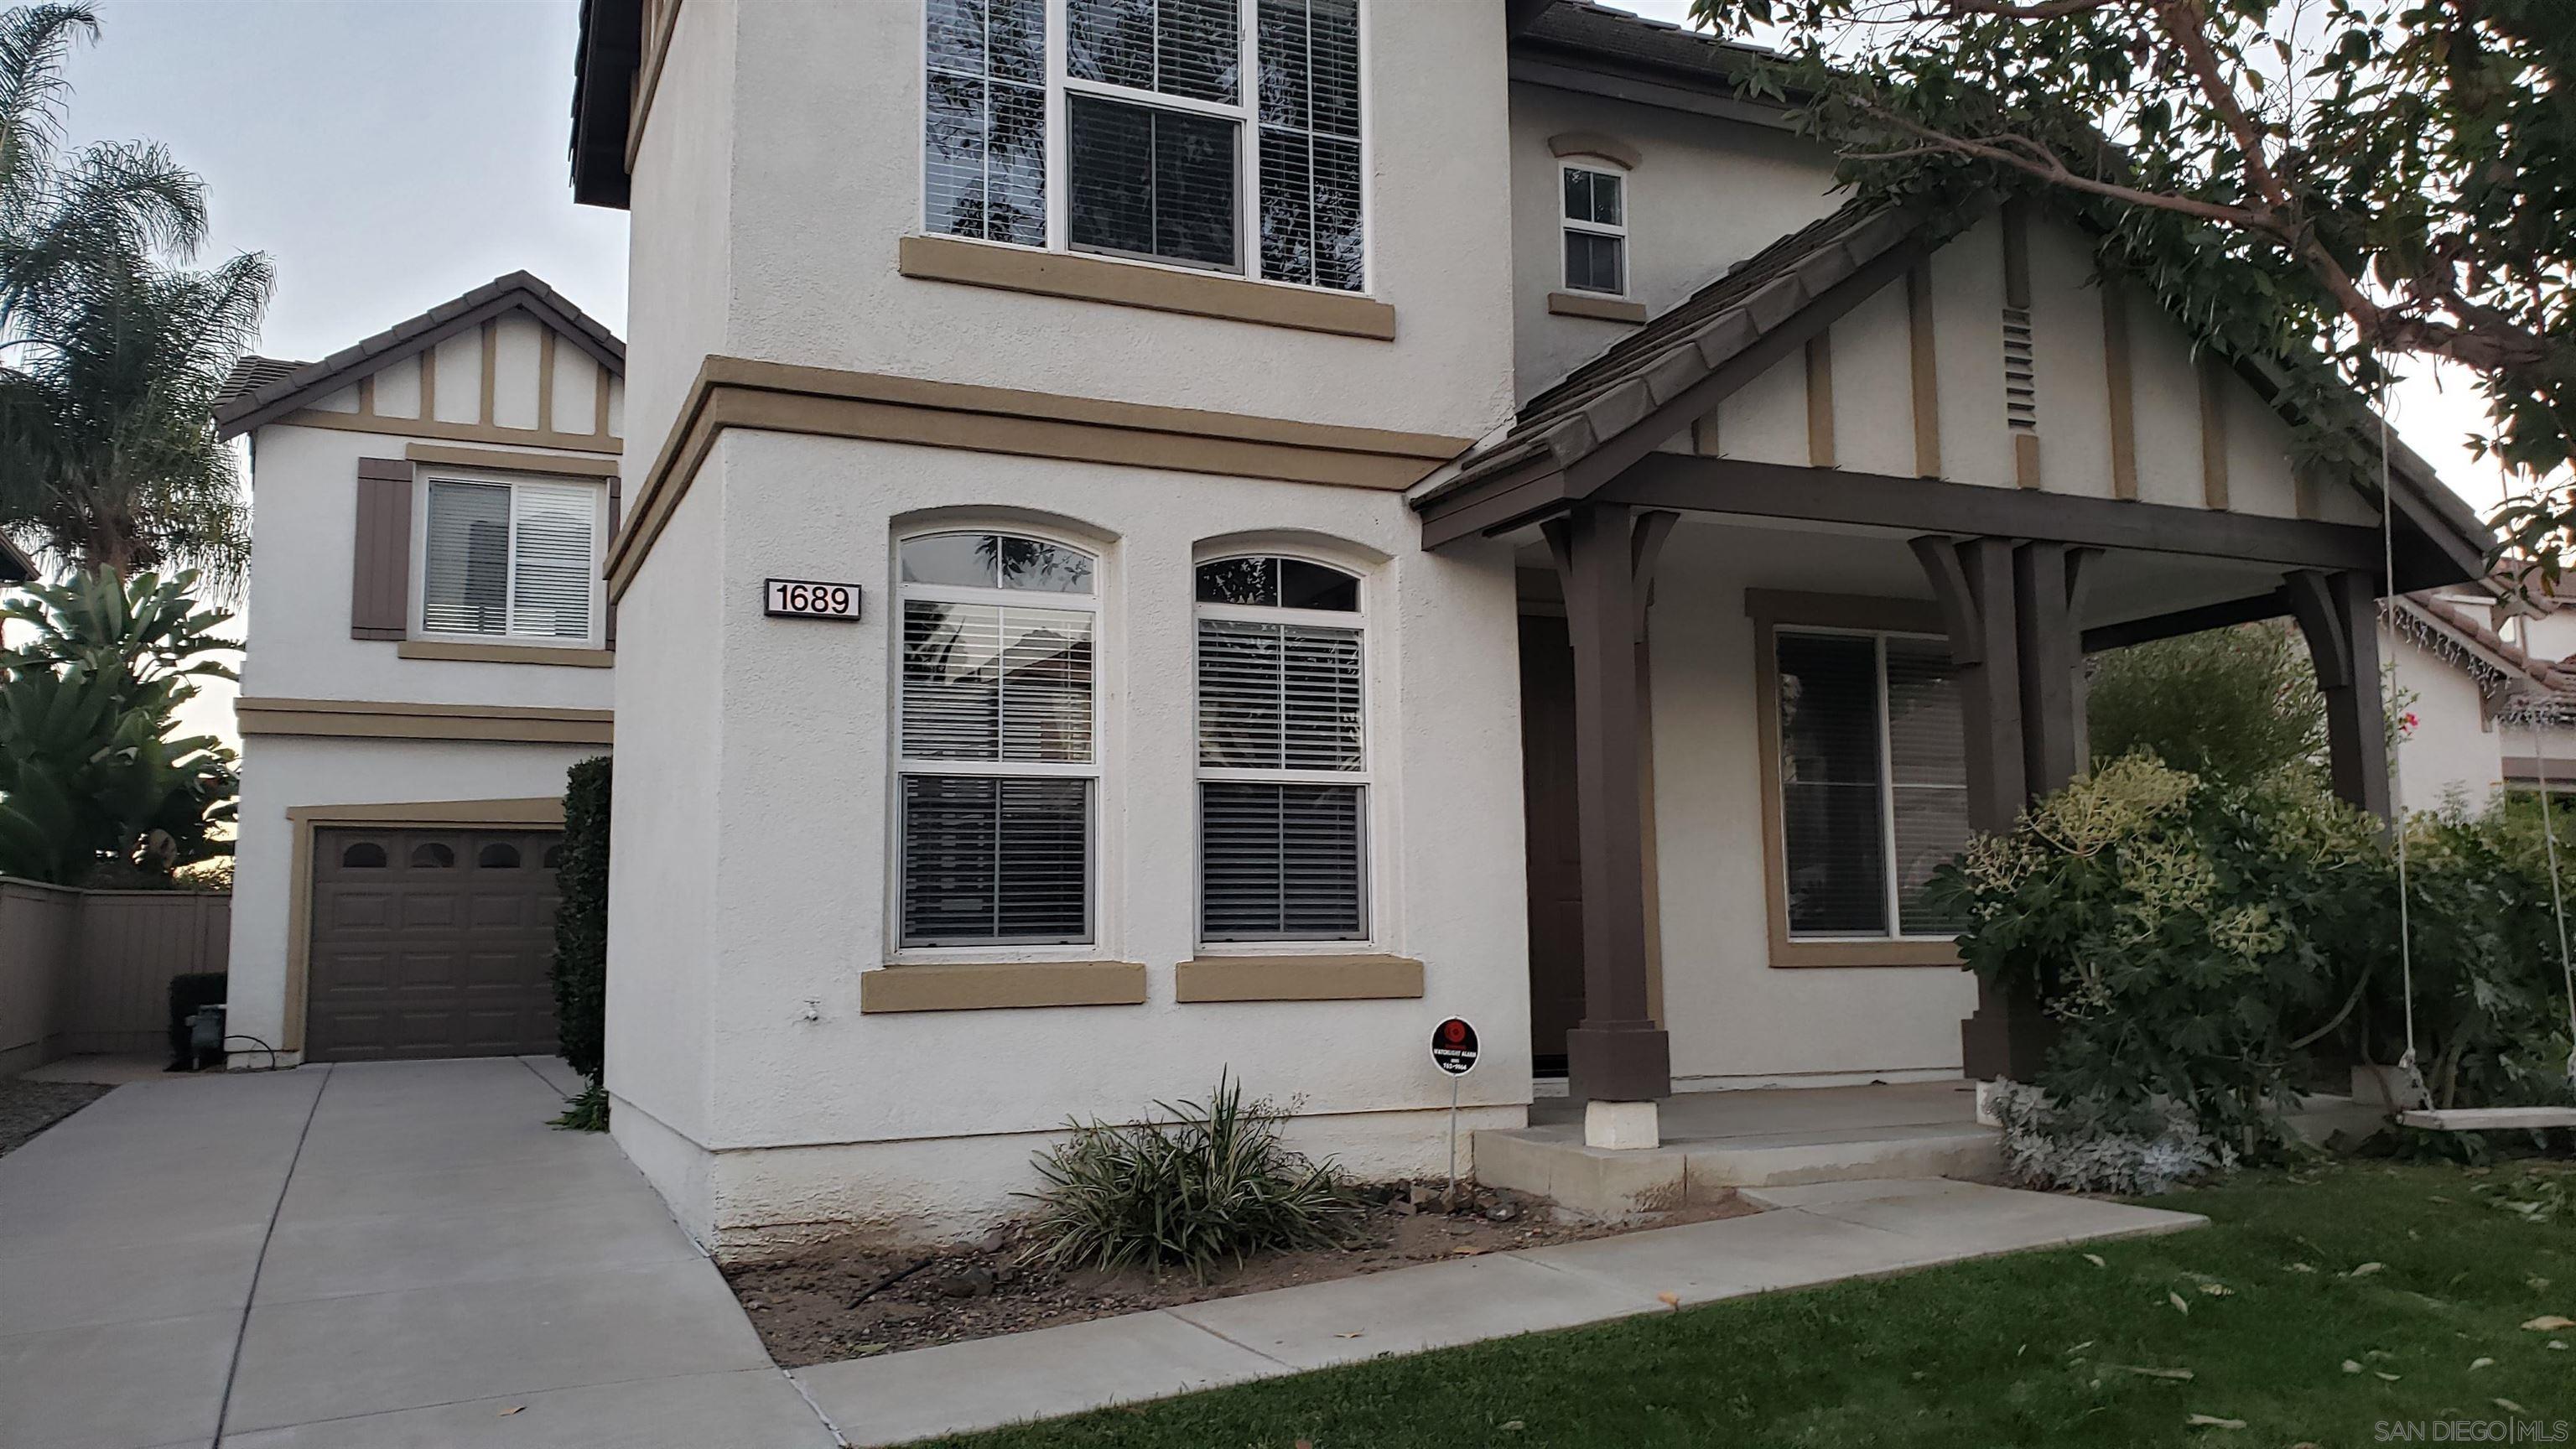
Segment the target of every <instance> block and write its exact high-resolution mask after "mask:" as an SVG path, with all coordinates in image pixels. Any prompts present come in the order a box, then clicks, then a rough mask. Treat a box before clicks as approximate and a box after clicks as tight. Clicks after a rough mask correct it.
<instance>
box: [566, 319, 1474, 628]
mask: <svg viewBox="0 0 2576 1449" xmlns="http://www.w3.org/2000/svg"><path fill="white" fill-rule="evenodd" d="M730 428H749V429H754V430H757V431H764V432H777V433H797V434H805V435H809V436H818V437H831V438H851V439H864V440H870V441H876V442H895V443H910V444H914V445H917V446H921V447H931V448H959V449H965V450H969V451H974V452H984V453H1004V454H1010V455H1013V456H1018V457H1032V458H1057V459H1063V460H1067V461H1072V462H1086V463H1113V464H1119V465H1122V466H1126V467H1136V468H1165V469H1172V470H1175V471H1179V472H1187V473H1210V474H1216V475H1219V476H1224V477H1235V478H1267V479H1275V480H1279V481H1282V482H1290V483H1320V484H1331V485H1337V486H1340V487H1346V488H1369V489H1378V490H1382V491H1388V492H1400V491H1402V490H1403V489H1406V488H1410V487H1412V486H1413V485H1414V484H1416V483H1419V482H1421V481H1422V480H1423V479H1424V478H1425V477H1427V476H1429V475H1430V474H1431V472H1432V471H1433V470H1434V469H1437V468H1438V467H1440V466H1441V465H1442V464H1444V463H1446V462H1448V461H1449V460H1451V459H1452V458H1455V457H1457V456H1458V455H1459V454H1460V453H1462V452H1465V451H1466V450H1467V448H1468V447H1469V446H1470V445H1471V444H1472V441H1473V440H1471V439H1466V438H1451V437H1443V436H1440V435H1438V434H1432V433H1406V432H1396V431H1391V430H1386V429H1379V428H1356V427H1344V426H1340V425H1336V424H1323V423H1302V422H1293V421H1290V420H1288V419H1285V418H1265V417H1256V416H1251V415H1248V414H1242V413H1220V412H1209V411H1205V410H1202V409H1198V408H1175V407H1161V406H1154V405H1149V404H1144V403H1125V402H1110V401H1106V400H1103V399H1099V398H1085V397H1072V396H1067V395H1064V394H1060V393H1041V392H1025V391H1020V390H1018V389H1013V388H998V387H981V386H975V385H971V384H966V383H954V382H931V381H927V380H924V379H919V378H906V377H892V376H888V375H885V374H882V373H866V372H848V371H843V370H840V369H837V368H827V367H801V366H796V365H793V364H789V363H779V362H755V361H752V360H750V359H747V358H740V357H721V356H713V357H709V358H707V359H706V361H705V362H704V363H703V364H701V365H700V367H699V369H698V375H697V378H696V380H695V381H693V382H692V383H690V385H689V392H688V396H687V397H686V398H685V399H684V400H683V401H682V403H681V405H680V409H679V411H678V414H677V415H676V416H675V417H674V419H673V421H672V424H671V432H670V435H669V436H668V437H666V438H665V439H664V440H663V443H662V448H661V451H660V452H659V453H658V454H657V455H656V456H655V457H654V459H653V465H652V467H651V468H649V469H648V470H646V472H645V474H644V482H643V485H642V486H641V487H640V488H639V489H638V490H637V491H636V498H635V505H634V510H633V513H634V516H633V519H632V526H631V527H625V528H621V529H620V530H618V533H617V537H616V538H615V540H614V541H613V542H612V543H611V545H610V548H609V555H608V570H607V571H608V590H609V598H610V600H611V601H612V602H613V601H615V600H618V599H621V598H623V597H624V596H625V593H626V590H627V589H628V588H629V587H630V586H631V585H632V584H633V583H634V581H635V575H636V573H637V571H638V570H640V569H642V568H643V566H644V560H645V558H646V557H647V556H649V555H650V554H651V552H652V549H653V546H654V544H655V542H656V541H657V540H658V539H659V538H660V536H661V533H662V529H663V527H664V526H665V525H666V524H668V523H669V521H670V518H671V514H672V513H673V511H674V510H676V509H677V508H678V507H679V505H680V500H681V499H682V498H683V497H685V496H686V495H687V493H688V490H689V486H690V484H691V483H692V482H694V481H695V479H696V477H697V473H698V469H699V468H700V466H701V465H703V464H704V463H705V462H706V458H707V455H708V454H709V453H710V452H711V451H713V450H714V447H715V444H716V440H717V438H719V437H720V436H721V435H722V434H723V433H724V432H725V431H726V430H727V429H730Z"/></svg>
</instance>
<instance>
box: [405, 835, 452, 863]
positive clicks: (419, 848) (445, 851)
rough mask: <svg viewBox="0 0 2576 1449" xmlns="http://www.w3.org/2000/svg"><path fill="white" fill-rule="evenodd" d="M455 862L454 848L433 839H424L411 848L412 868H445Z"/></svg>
mask: <svg viewBox="0 0 2576 1449" xmlns="http://www.w3.org/2000/svg"><path fill="white" fill-rule="evenodd" d="M454 864H456V848H455V847H454V846H451V845H444V844H441V843H440V842H438V841H435V840H424V841H422V842H421V843H420V844H418V845H415V846H413V847H412V848H411V865H412V869H414V870H445V869H447V868H448V867H449V866H452V865H454Z"/></svg>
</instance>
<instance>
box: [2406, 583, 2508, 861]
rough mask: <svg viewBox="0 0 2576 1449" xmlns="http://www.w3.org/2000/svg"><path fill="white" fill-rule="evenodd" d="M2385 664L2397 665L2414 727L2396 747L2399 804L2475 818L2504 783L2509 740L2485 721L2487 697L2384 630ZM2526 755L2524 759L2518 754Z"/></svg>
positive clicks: (2451, 668)
mask: <svg viewBox="0 0 2576 1449" xmlns="http://www.w3.org/2000/svg"><path fill="white" fill-rule="evenodd" d="M2379 657H2380V658H2381V659H2382V660H2384V661H2387V663H2388V664H2389V665H2393V666H2394V668H2395V672H2396V686H2397V688H2398V689H2399V690H2400V691H2401V692H2402V696H2401V697H2402V698H2403V703H2402V704H2401V705H2400V709H2401V710H2402V712H2403V713H2406V714H2411V715H2413V716H2414V725H2413V727H2412V728H2411V729H2407V730H2404V731H2403V732H2401V733H2400V734H2399V736H2398V741H2397V780H2396V782H2395V783H2396V795H2397V803H2398V804H2399V806H2401V807H2402V808H2404V809H2407V810H2440V809H2444V808H2447V807H2449V806H2451V805H2453V804H2457V805H2458V806H2459V807H2460V808H2462V809H2464V810H2467V811H2469V812H2470V813H2472V814H2474V813H2476V812H2477V811H2479V810H2481V809H2483V808H2485V806H2486V803H2487V800H2488V797H2489V796H2491V795H2492V794H2493V793H2494V792H2495V789H2496V787H2497V786H2498V785H2499V784H2501V783H2502V782H2503V780H2504V756H2505V754H2506V753H2507V746H2506V743H2505V734H2504V732H2503V731H2501V730H2498V729H2497V728H2495V727H2494V726H2493V725H2492V724H2491V723H2490V722H2489V721H2488V719H2487V707H2486V701H2485V697H2484V696H2483V695H2482V694H2481V693H2480V692H2479V689H2478V684H2477V681H2476V680H2475V679H2472V678H2471V677H2470V676H2469V675H2468V674H2467V672H2466V671H2464V670H2461V669H2460V668H2458V667H2457V666H2455V665H2452V664H2448V663H2445V662H2443V661H2442V660H2441V659H2439V658H2437V657H2435V656H2434V655H2433V654H2431V653H2429V652H2427V651H2426V650H2424V649H2422V648H2420V647H2418V646H2417V645H2415V644H2414V643H2412V642H2410V641H2401V640H2400V639H2399V638H2398V637H2397V635H2396V631H2394V630H2392V629H2390V628H2388V627H2387V625H2385V624H2382V625H2381V626H2380V630H2379ZM2517 753H2521V752H2517Z"/></svg>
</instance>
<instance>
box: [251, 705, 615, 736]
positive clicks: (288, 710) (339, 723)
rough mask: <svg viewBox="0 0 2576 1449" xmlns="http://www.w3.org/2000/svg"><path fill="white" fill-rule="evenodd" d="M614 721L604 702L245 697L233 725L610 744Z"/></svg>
mask: <svg viewBox="0 0 2576 1449" xmlns="http://www.w3.org/2000/svg"><path fill="white" fill-rule="evenodd" d="M611 720H612V716H611V714H610V712H609V711H607V710H604V709H547V708H527V707H517V706H508V705H466V704H414V703H409V702H399V701H393V700H350V699H269V698H248V697H246V698H242V699H237V700H235V701H233V726H234V728H235V729H236V730H238V731H239V732H240V733H241V734H243V735H245V736H249V735H302V736H307V737H311V738H318V739H379V740H380V739H393V740H472V741H490V742H498V743H505V744H557V745H605V744H608V743H609V742H610V734H611V729H612V725H611Z"/></svg>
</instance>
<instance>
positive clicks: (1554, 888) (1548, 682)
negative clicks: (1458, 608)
mask: <svg viewBox="0 0 2576 1449" xmlns="http://www.w3.org/2000/svg"><path fill="white" fill-rule="evenodd" d="M1521 805H1522V809H1523V811H1524V812H1525V813H1526V816H1527V819H1526V822H1525V823H1526V825H1527V827H1528V836H1529V846H1528V855H1529V953H1530V959H1529V984H1530V1050H1531V1053H1532V1054H1533V1057H1534V1059H1535V1063H1536V1066H1537V1069H1538V1071H1539V1072H1541V1073H1542V1074H1561V1073H1563V1072H1564V1071H1565V1033H1566V1030H1567V1029H1568V1028H1570V1027H1573V1026H1575V1025H1577V1024H1579V1023H1580V1022H1581V1021H1582V1020H1583V851H1582V846H1581V844H1580V838H1581V834H1582V832H1581V829H1580V828H1579V822H1578V821H1577V819H1576V817H1575V793H1574V648H1573V645H1572V644H1571V643H1570V642H1568V640H1567V638H1566V632H1565V620H1564V619H1562V618H1551V617H1548V616H1546V615H1543V614H1523V615H1522V616H1521Z"/></svg>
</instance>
